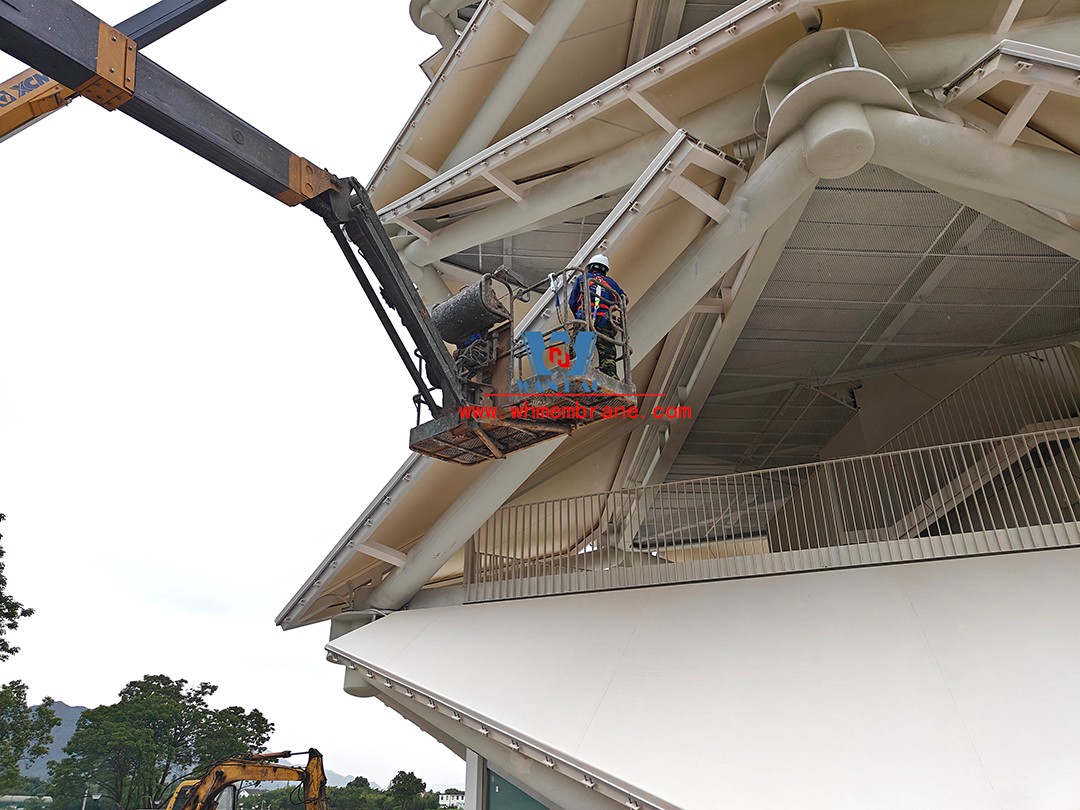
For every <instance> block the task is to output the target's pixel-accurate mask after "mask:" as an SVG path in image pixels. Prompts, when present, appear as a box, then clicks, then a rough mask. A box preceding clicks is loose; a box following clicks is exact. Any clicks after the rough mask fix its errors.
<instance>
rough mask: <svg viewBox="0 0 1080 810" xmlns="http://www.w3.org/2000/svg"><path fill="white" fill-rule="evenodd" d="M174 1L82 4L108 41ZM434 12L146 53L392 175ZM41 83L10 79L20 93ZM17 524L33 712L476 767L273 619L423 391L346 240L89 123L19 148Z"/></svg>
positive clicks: (320, 13) (324, 149)
mask: <svg viewBox="0 0 1080 810" xmlns="http://www.w3.org/2000/svg"><path fill="white" fill-rule="evenodd" d="M149 4H150V0H135V2H120V0H95V1H94V2H88V3H86V4H85V5H87V7H88V8H89V9H90V10H91V11H92V12H94V13H95V14H97V15H98V16H100V17H102V18H103V19H105V20H106V21H107V22H110V23H113V24H115V23H117V22H119V21H121V20H123V19H125V18H127V17H129V16H131V15H132V14H134V13H136V12H138V11H140V10H141V9H142V8H143V7H144V5H149ZM436 47H437V43H436V41H435V39H434V38H433V37H430V36H428V35H425V34H422V33H420V32H419V31H417V30H416V29H415V28H414V27H413V26H412V23H411V22H410V20H409V14H408V2H407V0H353V1H352V2H349V1H348V0H318V2H311V3H305V4H302V5H299V6H298V5H297V4H295V3H286V2H277V1H274V2H270V1H269V0H261V2H260V1H259V0H229V1H228V2H226V3H225V4H224V5H222V6H220V7H218V8H216V9H214V10H213V11H210V12H209V13H207V14H206V15H205V16H204V17H202V18H200V19H199V20H196V21H195V22H193V23H190V24H188V25H187V26H186V27H184V28H182V29H180V30H178V31H176V32H174V33H173V34H171V35H169V36H168V37H167V38H165V39H163V40H161V41H159V42H157V43H155V44H154V45H152V46H149V47H148V48H147V49H146V54H147V56H149V57H150V58H152V59H154V60H155V61H156V62H158V63H159V64H161V65H162V66H164V67H166V68H167V69H169V70H171V71H173V72H174V73H176V74H177V75H178V76H180V77H181V78H183V79H184V80H185V81H187V82H188V83H190V84H192V85H194V86H195V87H196V88H198V89H200V90H202V91H203V92H205V93H207V94H208V95H210V96H211V97H212V98H214V99H215V100H217V101H218V102H219V103H221V104H224V105H225V106H226V107H228V108H229V109H231V110H232V111H233V112H235V113H236V114H238V115H240V116H241V117H243V118H245V119H246V120H247V121H248V122H250V123H251V124H252V125H254V126H255V127H257V128H258V129H261V130H262V131H264V132H266V133H267V134H268V135H270V136H271V137H273V138H275V139H276V140H278V141H279V142H281V143H283V144H285V145H286V146H287V147H289V148H290V149H291V150H292V151H294V152H296V153H298V154H300V155H303V156H305V157H307V158H309V159H311V160H312V161H313V162H315V163H318V164H319V165H323V166H326V167H327V168H328V169H330V170H331V171H332V172H334V173H335V174H338V175H349V174H352V175H355V176H357V177H359V178H360V179H361V180H363V181H365V182H366V181H367V180H368V179H369V178H370V175H371V173H372V172H373V171H374V169H375V167H376V165H377V164H378V162H379V160H380V159H381V158H382V156H383V155H384V154H385V152H386V150H387V149H388V148H389V146H390V145H391V143H392V142H393V140H394V137H395V136H396V134H397V133H398V131H399V129H400V128H401V126H402V125H403V124H404V122H405V120H406V118H407V116H408V114H409V113H410V111H411V110H412V108H413V106H414V105H415V103H416V101H417V100H418V99H419V97H420V94H421V93H422V92H423V90H424V88H425V87H426V84H427V82H426V79H425V78H424V76H423V74H422V72H421V71H420V69H419V67H418V66H417V65H418V63H419V62H420V61H421V60H422V59H424V58H426V57H427V56H429V55H430V54H431V53H433V52H434V51H435V49H436ZM22 68H23V66H22V65H20V64H19V63H17V62H15V61H14V60H12V59H10V58H9V57H7V56H4V55H0V74H3V75H5V76H6V75H13V74H15V73H17V72H19V71H20V70H21V69H22ZM0 158H2V164H0V165H2V166H3V173H2V174H0V187H2V190H3V193H2V196H0V199H2V201H3V202H2V210H3V235H2V237H0V238H2V242H0V305H2V306H0V439H2V443H0V459H2V461H0V511H3V512H5V513H6V514H7V516H8V520H7V522H5V523H4V524H3V526H2V528H0V531H2V532H3V534H4V541H3V545H4V548H5V550H6V552H7V555H6V557H5V562H6V566H7V567H6V574H7V576H8V580H9V591H10V592H11V593H12V594H13V595H14V596H15V597H16V598H18V599H19V600H20V601H22V602H23V603H25V604H26V605H28V606H31V607H33V608H34V609H35V610H36V611H37V613H36V615H35V616H34V617H33V618H31V619H27V620H25V621H24V622H23V623H22V626H21V627H20V629H19V631H18V632H17V633H16V634H15V637H14V641H15V643H17V644H18V645H19V646H21V647H22V652H21V653H20V654H19V655H17V656H16V657H14V658H13V659H11V660H10V661H8V662H7V663H4V664H2V665H0V680H3V681H9V680H12V679H14V678H21V679H23V680H24V681H26V682H27V683H28V684H29V686H30V693H31V697H32V699H34V700H39V699H40V698H41V697H42V696H44V695H46V694H48V695H51V696H52V697H53V698H55V699H57V700H61V701H64V702H65V703H69V704H72V705H83V706H96V705H100V704H103V703H112V702H115V701H116V699H117V692H118V691H119V690H120V689H121V688H122V687H123V686H124V684H126V683H127V682H128V681H131V680H135V679H138V678H140V677H142V676H143V675H146V674H154V673H164V674H166V675H169V676H170V677H173V678H186V679H188V680H189V681H192V682H197V681H210V682H212V683H215V684H218V685H219V686H220V687H221V689H220V691H219V692H218V694H217V696H216V698H215V699H214V701H213V703H214V705H215V706H217V707H221V706H226V705H231V704H239V705H242V706H244V707H245V708H249V709H250V708H259V709H260V710H262V711H263V712H264V713H265V714H266V715H267V717H268V718H269V719H270V720H271V721H272V722H274V723H275V724H276V726H277V731H276V732H275V734H274V736H273V738H272V739H271V741H270V746H271V747H272V748H296V749H306V748H308V747H309V746H316V747H318V748H320V749H321V750H322V751H323V753H324V754H325V755H326V765H327V767H328V768H330V769H331V770H334V771H337V772H339V773H343V774H344V773H347V774H354V775H364V776H367V777H368V778H370V779H372V780H373V781H375V782H377V783H379V784H381V785H384V786H385V785H386V784H388V783H389V781H390V779H391V778H392V777H393V775H394V774H395V773H396V772H397V771H399V770H411V771H414V772H416V774H417V775H418V776H420V777H421V778H422V779H424V780H426V781H427V783H428V785H429V787H443V786H451V785H455V786H458V787H460V786H462V785H463V784H464V770H465V769H464V764H463V763H462V762H461V760H459V759H458V758H457V757H456V756H454V755H453V754H452V753H450V752H449V751H447V750H446V749H444V748H443V747H442V746H440V745H439V744H438V743H436V742H435V741H434V740H432V739H431V738H429V737H428V736H427V735H425V734H423V733H422V732H420V731H419V730H417V729H415V728H414V727H413V726H412V725H411V724H409V723H408V722H407V721H405V720H403V719H401V718H400V717H399V716H398V715H397V714H395V713H394V712H392V711H391V710H390V709H388V708H386V707H385V706H383V705H382V704H381V703H379V702H378V701H377V700H376V699H374V698H372V699H364V700H360V699H356V698H352V697H349V696H347V695H346V694H345V693H344V692H342V691H341V681H342V675H343V672H342V669H341V668H340V667H337V666H333V665H331V664H329V663H327V662H326V661H325V659H324V652H323V649H322V646H323V644H324V643H325V641H326V640H327V637H328V630H329V628H328V626H326V625H317V626H315V627H311V628H304V629H299V630H293V631H290V632H289V633H283V632H282V631H281V630H279V629H278V628H277V627H275V626H274V623H273V622H274V617H275V615H276V614H277V612H278V610H280V609H281V608H282V607H283V606H284V605H285V603H286V602H287V601H288V599H289V598H290V597H291V596H292V594H293V593H294V592H295V591H296V590H297V589H298V588H299V586H300V585H301V584H302V583H303V581H304V579H305V578H306V577H307V575H308V574H309V573H310V572H311V571H312V569H314V567H315V566H316V564H317V563H318V562H319V561H320V560H321V559H322V558H323V556H324V555H325V554H326V553H327V552H328V550H329V549H330V547H331V545H332V544H333V543H334V542H335V541H336V540H337V539H338V538H339V537H340V536H341V535H342V533H343V532H344V531H345V530H346V529H347V528H348V527H349V525H350V524H351V523H352V521H353V520H354V519H355V518H356V516H357V515H358V514H359V513H360V512H361V511H362V509H363V508H364V506H366V505H367V503H368V502H369V501H370V500H371V499H372V498H373V497H374V496H375V494H376V493H377V492H378V490H379V488H380V487H381V486H382V485H383V484H384V483H385V481H386V479H387V477H388V476H389V474H390V473H391V472H392V471H393V470H394V469H396V467H397V466H398V465H399V464H400V463H401V462H402V461H403V460H404V458H405V457H406V455H407V452H408V450H407V443H408V442H407V432H408V428H409V427H410V425H411V424H412V421H413V416H414V413H413V409H412V404H411V402H410V396H411V393H412V392H411V390H410V388H409V381H408V377H407V376H406V372H405V371H404V369H403V368H402V367H401V366H400V364H399V361H398V360H397V359H396V356H393V353H392V349H391V347H390V344H389V342H388V340H387V339H386V337H385V335H383V333H382V332H381V330H380V327H379V326H378V323H377V321H376V319H375V317H374V315H373V314H372V312H371V311H370V309H369V305H368V303H367V302H366V300H365V299H364V297H363V294H362V292H361V290H360V287H359V285H358V284H357V283H356V281H355V279H354V278H353V277H352V274H351V273H350V271H349V268H348V266H347V265H346V263H345V261H344V259H343V258H342V256H341V255H340V253H339V251H338V248H337V246H336V245H335V243H334V241H333V239H332V237H331V236H330V234H329V232H328V231H327V230H326V227H325V226H324V225H323V223H322V222H321V221H320V220H319V219H318V218H317V217H315V216H314V215H312V214H311V213H309V212H307V211H306V210H304V209H301V208H295V209H291V208H287V207H286V206H284V205H282V204H280V203H278V202H277V201H275V200H273V199H271V198H269V197H267V196H265V195H263V194H262V193H260V192H258V191H256V190H254V189H252V188H250V187H248V186H246V185H245V184H244V183H242V182H241V181H239V180H236V179H235V178H233V177H232V176H231V175H228V174H226V173H224V172H223V171H221V170H220V169H217V168H215V167H213V166H211V165H210V164H208V163H205V162H204V161H202V160H201V159H200V158H198V157H196V156H194V155H193V154H191V153H189V152H187V151H186V150H184V149H183V148H181V147H179V146H177V145H175V144H173V143H172V142H170V141H168V140H167V139H165V138H164V137H162V136H160V135H158V134H156V133H154V132H152V131H150V130H149V129H146V128H145V127H143V126H142V125H141V124H138V123H136V122H135V121H133V120H131V119H129V118H128V117H127V116H125V115H124V114H123V113H121V112H111V113H108V112H105V111H104V110H102V109H100V108H98V107H96V106H95V105H93V104H91V103H89V102H86V101H83V100H81V99H77V100H76V101H74V102H73V103H72V104H71V105H70V106H69V107H68V108H67V109H65V110H62V111H60V112H57V113H56V114H54V115H52V116H51V117H49V118H47V119H46V120H44V121H43V122H40V123H39V124H38V125H36V126H34V127H32V128H30V129H29V130H27V131H25V132H23V133H21V134H19V135H17V136H15V137H13V138H11V139H9V140H7V141H5V142H4V143H3V144H0Z"/></svg>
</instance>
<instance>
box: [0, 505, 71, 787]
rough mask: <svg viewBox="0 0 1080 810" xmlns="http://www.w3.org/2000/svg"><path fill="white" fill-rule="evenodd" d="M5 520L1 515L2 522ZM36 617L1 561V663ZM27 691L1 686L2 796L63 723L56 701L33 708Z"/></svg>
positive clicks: (14, 683) (14, 650)
mask: <svg viewBox="0 0 1080 810" xmlns="http://www.w3.org/2000/svg"><path fill="white" fill-rule="evenodd" d="M5 517H6V516H5V515H4V514H0V521H3V520H4V519H5ZM0 539H3V535H0ZM3 557H4V549H3V548H2V547H0V560H2V559H3ZM33 615H34V611H33V610H32V609H30V608H28V607H24V606H23V605H22V604H20V603H19V602H17V601H16V600H15V598H14V597H12V596H10V595H9V594H8V592H7V577H5V576H4V563H3V562H0V661H6V660H8V659H9V658H10V657H11V656H13V655H14V654H15V653H17V652H18V651H19V648H18V647H15V646H13V645H12V644H11V641H10V640H9V639H8V638H6V636H7V634H8V632H13V631H14V630H15V629H16V628H17V627H18V626H19V620H20V619H25V618H27V617H28V616H33ZM26 691H27V687H26V684H24V683H23V682H22V681H11V682H10V683H5V684H4V685H3V686H0V793H11V792H12V790H13V789H14V788H15V787H16V786H17V785H18V784H19V780H20V774H19V761H20V760H29V761H33V760H35V759H37V758H38V757H40V756H42V755H44V754H45V753H46V752H47V751H48V750H49V743H51V742H52V729H53V727H54V726H57V725H59V724H60V720H59V719H58V718H57V717H56V714H55V712H53V710H52V698H48V697H47V698H44V699H43V700H42V702H41V704H40V705H38V706H35V707H34V708H30V706H29V705H28V704H27V702H26Z"/></svg>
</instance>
